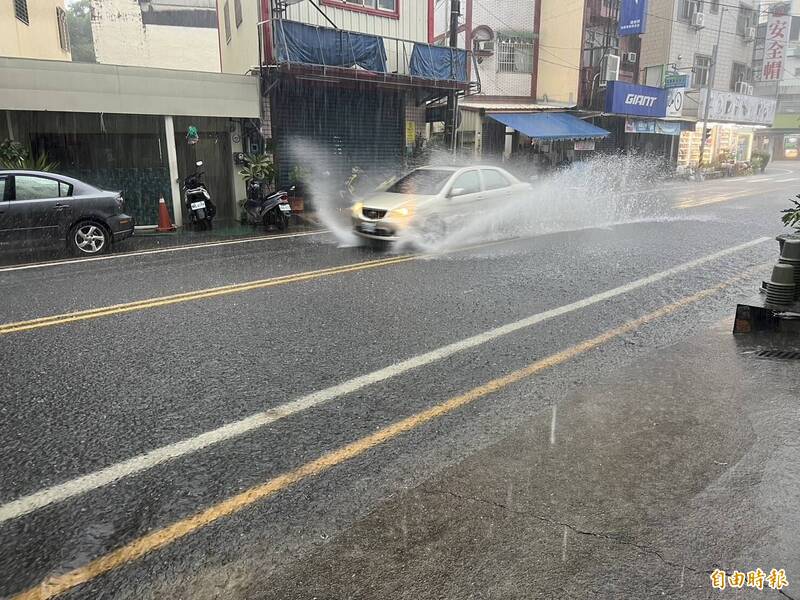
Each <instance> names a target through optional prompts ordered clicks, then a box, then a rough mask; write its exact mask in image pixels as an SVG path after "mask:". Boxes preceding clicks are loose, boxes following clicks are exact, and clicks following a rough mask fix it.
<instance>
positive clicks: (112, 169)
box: [0, 58, 259, 226]
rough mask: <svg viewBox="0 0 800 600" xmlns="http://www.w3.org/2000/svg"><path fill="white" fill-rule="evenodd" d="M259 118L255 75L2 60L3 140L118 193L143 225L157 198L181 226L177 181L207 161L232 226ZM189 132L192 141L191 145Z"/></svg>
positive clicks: (221, 210)
mask: <svg viewBox="0 0 800 600" xmlns="http://www.w3.org/2000/svg"><path fill="white" fill-rule="evenodd" d="M258 115H259V102H258V80H257V79H255V78H253V77H248V76H239V75H227V74H220V73H198V72H193V71H170V70H166V69H147V68H142V67H121V66H114V65H100V64H83V63H70V62H61V61H45V60H30V59H23V58H0V141H3V140H5V139H8V140H13V141H16V142H19V143H21V144H22V145H23V146H24V147H25V148H26V149H27V150H28V151H29V152H30V153H31V154H32V155H33V156H40V155H41V156H45V157H46V158H47V160H48V161H49V162H51V163H54V165H55V167H54V169H55V170H57V171H58V172H59V173H63V174H65V175H71V176H73V177H76V178H78V179H81V180H83V181H86V182H87V183H89V184H92V185H96V186H98V187H101V188H104V189H110V190H115V191H116V190H119V191H121V192H122V193H123V195H124V197H125V199H126V206H127V210H128V211H129V212H130V213H131V214H132V215H133V216H134V217H135V218H136V222H137V224H138V225H141V226H148V225H154V224H155V223H156V222H157V219H158V203H159V198H161V197H163V198H164V199H165V200H166V202H167V205H168V206H169V208H170V209H171V213H172V215H171V216H172V219H173V221H174V222H175V223H176V224H177V225H180V224H181V222H182V220H183V215H182V212H183V210H184V207H183V203H182V196H181V189H180V182H181V181H182V180H183V178H185V177H186V176H187V175H189V174H190V173H192V172H193V171H194V170H195V162H196V161H197V160H203V162H204V170H205V172H206V177H205V182H206V184H207V186H208V187H209V190H210V191H211V194H212V196H213V197H214V199H215V201H216V204H217V207H218V213H217V214H218V217H219V218H222V219H233V218H235V216H236V214H237V211H238V207H237V204H236V202H237V199H238V198H242V197H244V184H243V181H242V179H241V177H238V176H237V175H236V173H235V171H234V157H235V156H237V155H239V154H241V152H242V151H243V147H242V137H241V123H242V119H247V120H249V119H256V118H258ZM190 127H191V128H192V129H193V130H194V131H196V132H197V133H198V136H197V137H196V138H194V139H192V140H189V139H188V136H187V131H188V130H189V128H190Z"/></svg>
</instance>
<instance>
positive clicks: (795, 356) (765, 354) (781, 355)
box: [755, 350, 800, 360]
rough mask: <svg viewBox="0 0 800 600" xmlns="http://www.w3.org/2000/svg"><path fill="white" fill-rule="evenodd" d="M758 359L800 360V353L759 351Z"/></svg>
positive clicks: (791, 351)
mask: <svg viewBox="0 0 800 600" xmlns="http://www.w3.org/2000/svg"><path fill="white" fill-rule="evenodd" d="M755 357H756V358H778V359H780V360H800V352H797V351H796V350H759V351H758V352H756V353H755Z"/></svg>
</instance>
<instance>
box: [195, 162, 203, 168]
mask: <svg viewBox="0 0 800 600" xmlns="http://www.w3.org/2000/svg"><path fill="white" fill-rule="evenodd" d="M194 164H196V165H197V166H198V167H202V166H203V161H202V160H198V161H197V162H196V163H194Z"/></svg>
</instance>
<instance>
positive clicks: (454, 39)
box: [444, 0, 461, 153]
mask: <svg viewBox="0 0 800 600" xmlns="http://www.w3.org/2000/svg"><path fill="white" fill-rule="evenodd" d="M459 16H461V0H450V44H449V45H450V47H451V48H458V17H459ZM454 79H455V76H454ZM457 118H458V96H456V92H455V90H452V91H450V92H448V94H447V114H446V115H445V123H444V131H445V139H446V140H447V143H448V148H449V149H450V151H451V152H453V153H455V151H456V137H457V136H456V129H458V127H457V121H456V120H457Z"/></svg>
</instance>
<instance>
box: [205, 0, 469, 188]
mask: <svg viewBox="0 0 800 600" xmlns="http://www.w3.org/2000/svg"><path fill="white" fill-rule="evenodd" d="M432 11H433V2H432V0H430V1H429V0H362V1H360V2H354V1H352V0H348V1H346V2H345V1H344V0H321V1H320V2H318V3H311V2H299V3H295V4H290V5H286V4H285V3H283V2H276V1H275V0H261V2H260V3H258V5H256V4H255V3H253V2H250V3H244V2H240V1H239V0H221V3H220V13H219V35H220V47H221V57H222V68H223V70H224V71H225V72H230V73H244V72H248V71H250V72H256V73H258V75H259V76H260V81H261V90H262V111H261V119H260V123H259V124H258V126H257V127H255V126H254V123H253V122H252V121H250V122H246V123H242V127H243V134H244V138H245V146H246V148H247V149H248V150H249V151H251V152H261V151H266V152H268V153H271V154H272V157H273V159H274V162H275V165H276V168H277V174H278V184H279V185H287V184H289V183H293V182H294V181H293V180H294V179H295V175H296V174H297V173H298V172H300V171H303V172H306V173H314V174H315V175H319V174H321V173H322V172H325V173H328V174H330V176H331V178H332V179H331V182H332V183H331V184H330V185H332V186H339V185H341V184H342V182H344V181H345V179H346V178H347V175H348V174H349V173H350V172H351V170H352V169H353V168H355V167H358V168H360V169H362V170H364V171H366V172H367V173H370V174H378V173H386V174H393V173H395V172H397V171H398V170H402V169H404V168H405V166H406V165H408V164H409V162H410V161H411V160H412V159H413V157H414V155H415V153H417V152H418V151H419V150H420V148H421V146H423V145H424V143H425V139H426V121H425V116H426V110H425V109H426V105H427V103H429V102H431V101H433V100H436V99H443V98H444V97H446V95H447V93H448V92H449V91H455V92H456V93H458V94H461V95H463V94H467V93H470V92H472V91H475V88H476V83H475V82H474V68H473V66H472V65H473V59H472V54H471V53H469V52H467V51H466V50H463V49H462V50H458V51H454V52H451V51H449V50H447V49H443V48H437V47H434V46H432V45H430V44H428V39H429V36H430V35H431V29H430V27H429V23H430V21H429V19H430V18H431V16H432V14H433V12H432ZM317 179H319V178H317ZM334 191H335V190H334Z"/></svg>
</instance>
